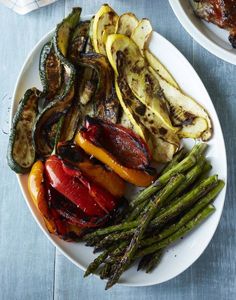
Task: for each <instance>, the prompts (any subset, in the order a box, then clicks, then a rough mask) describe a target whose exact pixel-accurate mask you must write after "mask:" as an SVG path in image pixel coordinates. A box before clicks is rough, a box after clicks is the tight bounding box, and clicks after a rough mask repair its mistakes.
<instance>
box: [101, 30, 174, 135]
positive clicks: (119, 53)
mask: <svg viewBox="0 0 236 300" xmlns="http://www.w3.org/2000/svg"><path fill="white" fill-rule="evenodd" d="M106 51H107V56H108V59H109V61H110V64H111V65H112V67H113V69H114V71H115V73H116V74H117V75H119V72H118V68H119V65H120V64H123V65H124V68H123V70H124V72H123V74H124V76H125V79H126V81H127V83H128V85H129V88H130V89H131V91H132V93H133V94H134V95H135V96H136V97H137V98H138V99H139V100H140V101H141V102H142V103H143V104H144V105H146V106H147V107H148V108H149V109H150V110H151V111H152V112H153V113H154V114H155V115H156V117H157V118H158V119H159V120H158V121H159V122H160V123H161V122H162V123H163V125H164V126H165V127H166V128H168V129H169V130H172V131H173V132H176V131H177V130H178V129H177V128H175V127H173V126H172V124H171V121H170V118H169V111H168V104H167V102H166V100H165V97H164V95H163V91H162V89H161V87H160V84H159V82H158V80H157V79H156V77H155V76H154V75H153V74H152V72H150V70H149V69H148V65H147V63H146V60H145V59H144V57H142V55H141V53H140V50H139V48H138V46H137V45H136V44H135V43H134V42H133V40H131V39H130V38H129V37H127V36H125V35H123V34H112V35H109V37H108V39H107V43H106Z"/></svg>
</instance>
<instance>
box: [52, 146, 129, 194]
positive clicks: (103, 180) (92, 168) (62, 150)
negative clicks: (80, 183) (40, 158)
mask: <svg viewBox="0 0 236 300" xmlns="http://www.w3.org/2000/svg"><path fill="white" fill-rule="evenodd" d="M57 153H58V155H59V157H60V158H62V160H63V161H65V162H68V163H70V164H71V165H73V166H75V167H76V168H78V169H79V170H81V171H82V173H83V174H84V175H85V176H86V177H88V178H89V179H90V180H91V181H93V182H95V183H97V184H99V185H100V186H101V187H103V188H104V189H105V190H107V191H109V192H110V193H111V194H112V195H113V196H115V197H117V198H120V197H122V196H123V195H124V193H125V182H124V180H123V179H122V178H121V177H120V176H118V175H117V174H116V173H115V172H114V171H112V170H110V169H107V168H106V167H105V166H104V165H101V164H100V163H99V164H98V163H96V162H94V160H93V159H90V158H89V156H88V155H87V154H86V153H85V152H84V150H83V149H82V148H80V147H78V146H76V145H75V144H72V143H59V144H58V146H57Z"/></svg>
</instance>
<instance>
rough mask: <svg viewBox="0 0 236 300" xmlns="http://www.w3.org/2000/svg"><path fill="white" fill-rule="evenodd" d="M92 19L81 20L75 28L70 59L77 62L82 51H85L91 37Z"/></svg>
mask: <svg viewBox="0 0 236 300" xmlns="http://www.w3.org/2000/svg"><path fill="white" fill-rule="evenodd" d="M89 28H90V21H83V22H80V23H79V25H78V26H77V27H76V28H75V30H74V32H73V35H72V38H71V42H70V45H69V50H68V51H69V55H68V57H69V60H70V61H71V62H73V63H74V64H76V63H77V61H78V59H79V55H80V53H81V52H85V47H86V45H87V41H88V38H89Z"/></svg>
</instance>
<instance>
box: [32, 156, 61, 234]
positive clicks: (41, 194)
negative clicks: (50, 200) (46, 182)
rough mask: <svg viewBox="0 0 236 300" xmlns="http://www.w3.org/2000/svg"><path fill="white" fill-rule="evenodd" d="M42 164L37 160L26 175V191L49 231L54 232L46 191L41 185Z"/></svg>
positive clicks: (54, 227)
mask: <svg viewBox="0 0 236 300" xmlns="http://www.w3.org/2000/svg"><path fill="white" fill-rule="evenodd" d="M43 172H44V164H43V163H42V161H40V160H38V161H36V162H35V163H34V165H33V166H32V168H31V171H30V174H29V177H28V191H29V193H30V196H31V199H32V200H33V202H34V205H35V206H36V208H37V209H38V210H39V212H40V213H41V214H42V216H43V218H44V222H45V225H46V227H47V229H48V231H49V232H50V233H55V232H56V226H55V223H54V222H53V220H51V219H50V218H49V209H48V204H47V202H46V193H45V189H44V186H43Z"/></svg>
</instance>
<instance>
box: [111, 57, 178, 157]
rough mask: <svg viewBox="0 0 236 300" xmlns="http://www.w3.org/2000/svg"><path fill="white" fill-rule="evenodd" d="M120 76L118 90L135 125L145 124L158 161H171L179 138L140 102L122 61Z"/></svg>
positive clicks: (120, 98)
mask: <svg viewBox="0 0 236 300" xmlns="http://www.w3.org/2000/svg"><path fill="white" fill-rule="evenodd" d="M119 72H120V73H119V76H118V77H117V80H116V91H117V95H118V98H119V100H120V102H121V103H124V104H123V105H125V107H126V109H127V110H129V112H130V115H131V116H132V118H131V119H130V120H132V121H133V120H134V126H135V128H136V124H137V125H138V126H139V128H140V125H143V127H145V128H146V129H147V130H148V132H149V136H148V137H146V138H150V139H151V142H152V143H151V146H150V148H151V150H152V151H151V152H152V156H153V158H154V159H155V160H156V161H159V162H167V161H170V160H171V159H172V157H173V155H174V153H175V152H176V150H177V149H178V147H179V138H178V136H177V134H174V133H173V132H172V131H171V130H169V128H168V127H166V126H165V125H164V124H163V123H162V122H160V120H159V119H158V118H156V116H155V114H154V113H153V112H152V111H151V110H150V109H149V108H148V107H146V106H145V105H144V104H143V103H142V102H140V101H139V100H138V99H137V98H136V97H135V96H134V95H133V94H132V92H131V90H130V88H129V86H128V84H127V82H126V80H125V78H124V75H123V67H122V61H120V68H119Z"/></svg>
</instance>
